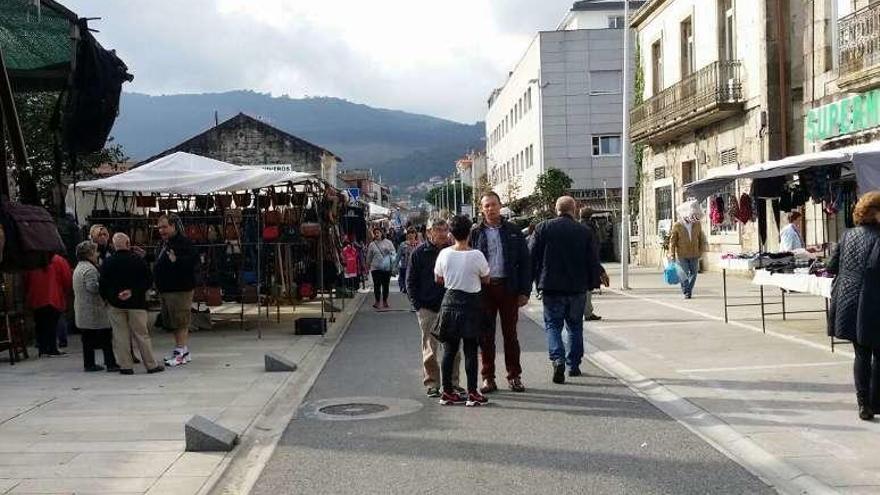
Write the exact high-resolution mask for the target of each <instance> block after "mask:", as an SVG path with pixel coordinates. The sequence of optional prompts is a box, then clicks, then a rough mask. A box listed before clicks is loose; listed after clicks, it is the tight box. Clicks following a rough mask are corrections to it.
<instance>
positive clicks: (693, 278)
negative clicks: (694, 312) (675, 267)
mask: <svg viewBox="0 0 880 495" xmlns="http://www.w3.org/2000/svg"><path fill="white" fill-rule="evenodd" d="M678 264H679V265H680V266H681V268H682V269H683V270H684V273H685V277H684V279H682V281H681V293H682V294H684V295H685V296H688V297H690V296H691V295H692V294H693V293H694V284H696V283H697V271H698V270H699V269H700V258H679V259H678Z"/></svg>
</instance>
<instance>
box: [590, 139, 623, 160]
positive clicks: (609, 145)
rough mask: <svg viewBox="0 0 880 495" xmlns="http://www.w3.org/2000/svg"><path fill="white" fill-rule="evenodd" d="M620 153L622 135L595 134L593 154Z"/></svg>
mask: <svg viewBox="0 0 880 495" xmlns="http://www.w3.org/2000/svg"><path fill="white" fill-rule="evenodd" d="M619 154H620V136H593V156H605V155H619Z"/></svg>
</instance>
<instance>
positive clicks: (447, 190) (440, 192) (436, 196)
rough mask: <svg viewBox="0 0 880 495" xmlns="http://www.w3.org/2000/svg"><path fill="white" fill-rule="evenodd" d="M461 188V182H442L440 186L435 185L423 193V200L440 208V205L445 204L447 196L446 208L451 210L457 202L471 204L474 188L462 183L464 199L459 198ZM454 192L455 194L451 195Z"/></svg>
mask: <svg viewBox="0 0 880 495" xmlns="http://www.w3.org/2000/svg"><path fill="white" fill-rule="evenodd" d="M461 189H462V184H461V183H460V182H459V183H456V184H444V185H442V186H437V187H435V188H433V189H431V190H430V191H428V193H427V194H426V195H425V201H427V202H428V203H431V204H432V205H433V206H434V207H435V208H438V209H439V208H440V207H441V205H442V206H447V198H448V203H449V204H448V207H447V209H448V210H449V211H451V209H452V207H453V206H455V204H456V203H457V204H458V205H459V206H461V205H463V204H471V202H472V201H473V194H474V190H473V188H472V187H471V186H469V185H467V184H465V185H464V200H462V198H461ZM453 194H455V196H453Z"/></svg>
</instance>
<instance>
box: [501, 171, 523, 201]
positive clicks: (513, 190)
mask: <svg viewBox="0 0 880 495" xmlns="http://www.w3.org/2000/svg"><path fill="white" fill-rule="evenodd" d="M520 189H522V186H520V183H519V176H515V177H511V178H510V179H509V180H508V181H507V187H506V188H505V191H504V192H505V194H506V195H507V202H508V203H512V202H514V201H516V200H517V199H519V191H520ZM508 206H509V205H508Z"/></svg>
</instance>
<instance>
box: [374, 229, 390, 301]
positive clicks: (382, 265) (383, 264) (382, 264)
mask: <svg viewBox="0 0 880 495" xmlns="http://www.w3.org/2000/svg"><path fill="white" fill-rule="evenodd" d="M394 253H395V250H394V244H392V243H391V241H389V240H388V239H386V238H385V232H384V231H383V230H382V229H380V228H375V229H373V242H371V243H370V246H369V247H368V248H367V266H369V267H370V273H371V274H372V275H373V294H374V296H375V297H376V302H375V304H373V308H375V309H388V286H389V285H390V284H391V269H392V268H393V267H394ZM380 304H381V306H380Z"/></svg>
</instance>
